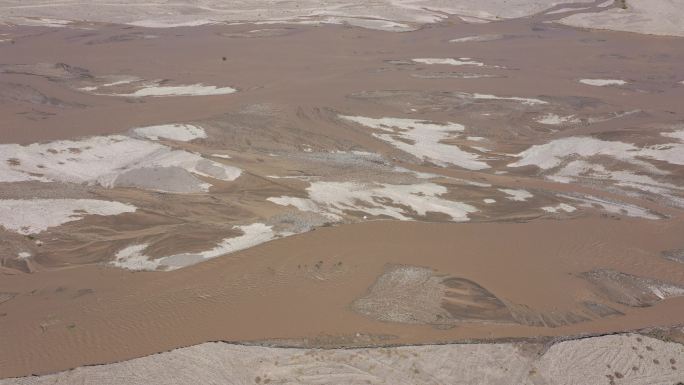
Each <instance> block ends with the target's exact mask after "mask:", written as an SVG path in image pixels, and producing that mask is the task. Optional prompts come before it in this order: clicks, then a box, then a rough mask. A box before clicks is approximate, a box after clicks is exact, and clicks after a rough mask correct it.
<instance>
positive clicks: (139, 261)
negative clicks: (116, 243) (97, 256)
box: [110, 243, 159, 271]
mask: <svg viewBox="0 0 684 385" xmlns="http://www.w3.org/2000/svg"><path fill="white" fill-rule="evenodd" d="M148 246H149V245H148V244H147V243H144V244H138V245H131V246H128V247H125V248H123V249H121V250H119V251H118V252H117V253H116V259H115V260H113V261H112V262H110V263H111V264H112V265H114V266H116V267H118V268H121V269H127V270H134V271H142V270H148V271H154V270H157V268H159V261H158V260H150V259H149V258H148V257H147V256H145V255H144V254H143V252H144V251H145V249H147V247H148Z"/></svg>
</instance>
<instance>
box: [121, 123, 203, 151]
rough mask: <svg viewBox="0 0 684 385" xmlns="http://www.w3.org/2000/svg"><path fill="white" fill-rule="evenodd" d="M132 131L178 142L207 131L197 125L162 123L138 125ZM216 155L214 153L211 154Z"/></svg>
mask: <svg viewBox="0 0 684 385" xmlns="http://www.w3.org/2000/svg"><path fill="white" fill-rule="evenodd" d="M133 132H134V133H136V134H137V135H140V136H142V137H144V138H147V139H151V140H159V138H162V139H170V140H176V141H179V142H189V141H191V140H194V139H203V138H206V137H207V133H206V132H204V129H203V128H202V127H199V126H193V125H191V124H162V125H158V126H147V127H138V128H135V129H133ZM212 156H216V155H212Z"/></svg>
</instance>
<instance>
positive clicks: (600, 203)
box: [562, 195, 661, 220]
mask: <svg viewBox="0 0 684 385" xmlns="http://www.w3.org/2000/svg"><path fill="white" fill-rule="evenodd" d="M562 197H564V198H567V199H572V200H575V201H578V202H581V203H580V204H579V206H581V207H587V208H599V209H602V210H604V211H606V212H609V213H612V214H618V215H626V216H628V217H636V218H645V219H652V220H656V219H661V217H659V216H657V215H655V214H653V213H652V212H651V211H649V210H648V209H645V208H643V207H639V206H636V205H632V204H629V203H624V202H618V201H611V200H607V199H603V198H599V197H596V196H593V195H585V196H581V197H580V196H571V195H562Z"/></svg>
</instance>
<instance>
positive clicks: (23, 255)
mask: <svg viewBox="0 0 684 385" xmlns="http://www.w3.org/2000/svg"><path fill="white" fill-rule="evenodd" d="M29 258H31V253H29V252H26V251H22V252H20V253H19V254H17V259H29Z"/></svg>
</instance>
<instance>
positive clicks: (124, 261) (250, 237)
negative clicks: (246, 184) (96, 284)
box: [110, 223, 277, 271]
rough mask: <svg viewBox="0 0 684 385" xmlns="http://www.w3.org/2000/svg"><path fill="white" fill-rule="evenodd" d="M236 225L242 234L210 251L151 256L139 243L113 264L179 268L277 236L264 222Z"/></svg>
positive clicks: (169, 268) (157, 268) (144, 267)
mask: <svg viewBox="0 0 684 385" xmlns="http://www.w3.org/2000/svg"><path fill="white" fill-rule="evenodd" d="M233 228H234V229H236V230H240V231H241V232H242V235H238V236H237V237H232V238H226V239H224V240H222V241H221V242H220V243H219V244H217V245H216V246H215V247H214V248H212V249H209V250H205V251H201V252H197V253H183V254H176V255H171V256H167V257H160V258H151V257H148V256H145V254H144V251H145V249H146V248H147V247H148V245H147V244H136V245H131V246H128V247H126V248H124V249H121V250H120V251H119V252H118V253H116V259H115V260H114V261H112V262H110V264H111V265H113V266H116V267H119V268H122V269H128V270H164V271H170V270H176V269H180V268H183V267H186V266H190V265H194V264H196V263H199V262H202V261H205V260H208V259H212V258H216V257H220V256H222V255H226V254H230V253H234V252H236V251H240V250H244V249H247V248H250V247H252V246H256V245H258V244H261V243H264V242H268V241H270V240H272V239H274V238H276V236H277V234H276V233H274V232H273V228H272V227H271V226H268V225H265V224H263V223H253V224H251V225H245V226H234V227H233Z"/></svg>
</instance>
